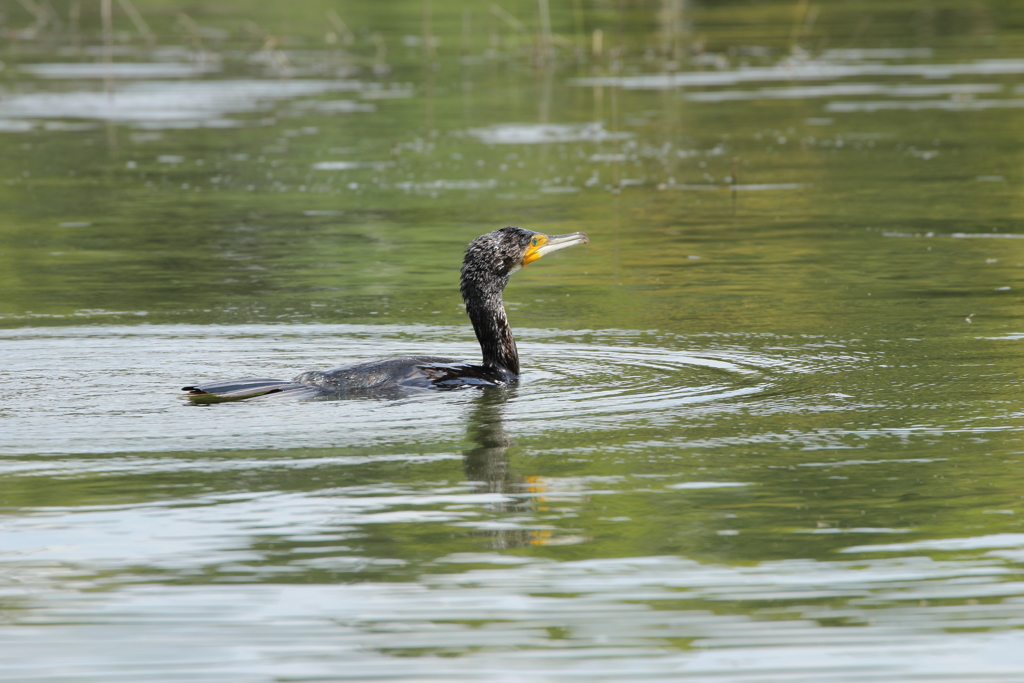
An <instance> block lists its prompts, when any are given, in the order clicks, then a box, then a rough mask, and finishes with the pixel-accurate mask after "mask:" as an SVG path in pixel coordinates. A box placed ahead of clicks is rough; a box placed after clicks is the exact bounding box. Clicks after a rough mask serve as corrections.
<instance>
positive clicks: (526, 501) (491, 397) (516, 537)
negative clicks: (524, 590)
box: [463, 387, 551, 550]
mask: <svg viewBox="0 0 1024 683" xmlns="http://www.w3.org/2000/svg"><path fill="white" fill-rule="evenodd" d="M516 392H517V389H516V387H505V388H488V389H484V390H482V391H480V395H479V396H478V397H477V398H476V405H475V406H474V407H473V410H472V412H470V414H469V420H468V423H469V424H468V427H467V428H466V439H467V441H469V442H470V443H471V444H472V446H471V447H470V448H467V449H466V450H464V451H463V454H464V457H463V467H464V470H465V473H466V479H468V480H469V481H471V482H476V483H477V484H478V486H479V489H478V490H479V491H480V492H481V493H498V494H501V495H503V496H506V501H504V502H500V503H495V504H494V507H493V508H492V509H494V510H495V511H496V512H500V513H530V512H536V511H538V510H542V509H544V508H542V507H541V506H542V505H543V503H544V502H545V501H544V499H543V498H542V497H538V496H537V495H534V494H539V493H542V492H543V490H544V489H545V488H546V487H545V485H544V483H543V481H542V480H541V478H540V477H530V476H524V475H522V474H519V473H518V472H516V471H515V470H514V469H512V467H511V466H510V463H509V461H510V456H509V451H510V450H511V451H512V452H513V453H514V452H515V442H514V441H513V440H512V439H510V438H509V437H508V435H507V434H506V433H505V421H504V416H503V413H504V410H505V404H506V403H507V402H508V401H509V400H510V399H512V398H514V397H515V395H516ZM524 494H526V495H524ZM472 535H474V536H487V537H490V538H491V547H492V548H494V549H496V550H501V549H503V548H518V547H522V546H530V545H545V544H547V543H548V542H549V541H550V538H551V532H550V531H547V530H533V529H522V528H515V529H511V528H510V529H488V530H481V531H476V532H474V533H473V534H472Z"/></svg>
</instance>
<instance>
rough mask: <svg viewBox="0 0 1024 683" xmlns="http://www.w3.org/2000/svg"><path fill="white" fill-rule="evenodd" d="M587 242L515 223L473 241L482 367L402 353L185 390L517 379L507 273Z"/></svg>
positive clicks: (465, 275) (216, 397)
mask: <svg viewBox="0 0 1024 683" xmlns="http://www.w3.org/2000/svg"><path fill="white" fill-rule="evenodd" d="M589 243H590V240H589V239H588V238H587V236H586V235H585V234H584V233H582V232H574V233H570V234H568V235H553V236H548V235H543V234H541V233H538V232H533V231H531V230H524V229H523V228H516V227H511V226H510V227H506V228H500V229H498V230H494V231H493V232H489V233H487V234H486V235H481V236H480V237H477V238H476V239H475V240H473V241H472V242H470V243H469V246H467V247H466V256H465V258H464V259H463V263H462V279H461V287H460V289H461V291H462V300H463V301H465V303H466V312H467V313H468V314H469V319H470V321H472V323H473V330H474V331H475V332H476V338H477V341H479V342H480V351H481V353H482V354H483V363H482V364H481V365H472V364H470V363H467V362H465V361H461V360H456V359H453V358H443V357H438V356H403V357H400V358H387V359H383V360H372V361H366V362H363V363H356V364H355V365H347V366H345V367H341V368H335V369H333V370H324V371H311V372H304V373H302V374H301V375H299V376H297V377H296V378H295V379H293V380H291V381H287V380H276V379H246V380H228V381H225V382H214V383H210V384H200V385H196V386H188V387H185V388H184V391H187V392H189V394H188V398H189V399H191V400H192V401H193V402H196V403H213V402H218V401H239V400H242V399H246V398H252V397H254V396H263V395H266V394H276V395H281V396H293V397H297V398H314V397H327V396H340V395H345V394H353V393H383V392H387V391H391V390H401V389H404V388H419V389H455V388H458V387H464V386H488V385H507V384H512V383H514V382H515V381H517V380H518V378H519V352H518V350H517V349H516V341H515V339H514V338H513V336H512V329H511V328H510V327H509V324H508V318H507V316H506V315H505V306H504V304H503V303H502V299H501V294H502V292H503V291H504V289H505V285H507V284H508V279H509V277H510V276H511V275H512V273H514V272H516V271H517V270H519V269H520V268H522V267H523V266H525V265H527V264H529V263H532V262H533V261H536V260H537V259H539V258H540V257H541V256H544V255H545V254H549V253H551V252H553V251H558V250H559V249H564V248H566V247H571V246H573V245H575V244H589Z"/></svg>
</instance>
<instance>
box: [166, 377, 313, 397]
mask: <svg viewBox="0 0 1024 683" xmlns="http://www.w3.org/2000/svg"><path fill="white" fill-rule="evenodd" d="M181 390H182V391H187V392H188V394H187V396H186V398H187V399H189V400H190V401H191V402H192V403H224V402H227V401H244V400H245V399H247V398H255V397H257V396H267V395H269V394H274V395H275V397H276V396H279V397H281V398H286V397H287V398H312V397H313V396H317V395H319V394H320V393H321V391H320V389H319V388H318V387H315V386H311V385H309V384H298V383H296V382H290V381H287V380H281V379H266V378H261V379H229V380H225V381H222V382H209V383H207V384H197V385H195V386H190V387H182V388H181Z"/></svg>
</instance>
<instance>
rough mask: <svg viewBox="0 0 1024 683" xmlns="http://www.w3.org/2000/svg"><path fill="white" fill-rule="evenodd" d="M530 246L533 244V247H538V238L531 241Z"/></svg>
mask: <svg viewBox="0 0 1024 683" xmlns="http://www.w3.org/2000/svg"><path fill="white" fill-rule="evenodd" d="M530 244H532V245H533V246H537V238H536V237H534V238H533V239H532V240H530Z"/></svg>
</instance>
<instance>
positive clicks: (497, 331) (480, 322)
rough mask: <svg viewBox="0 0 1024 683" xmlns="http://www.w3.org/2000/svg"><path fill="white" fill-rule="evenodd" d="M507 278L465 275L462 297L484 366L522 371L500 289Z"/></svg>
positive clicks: (517, 373) (513, 373) (503, 286)
mask: <svg viewBox="0 0 1024 683" xmlns="http://www.w3.org/2000/svg"><path fill="white" fill-rule="evenodd" d="M507 282H508V278H507V277H506V278H504V279H503V280H502V281H499V282H487V283H479V282H476V281H474V280H471V279H467V278H465V277H464V278H463V281H462V299H463V301H465V302H466V312H467V313H469V319H470V320H471V321H472V322H473V330H474V331H475V332H476V339H477V341H478V342H480V352H481V353H482V354H483V358H484V367H492V368H497V369H499V370H505V371H507V372H509V373H511V374H512V375H513V376H518V375H519V350H518V349H516V340H515V338H514V337H513V336H512V328H511V327H509V324H508V317H507V316H506V315H505V306H504V304H503V303H502V300H501V292H502V290H503V289H504V288H505V283H507Z"/></svg>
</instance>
